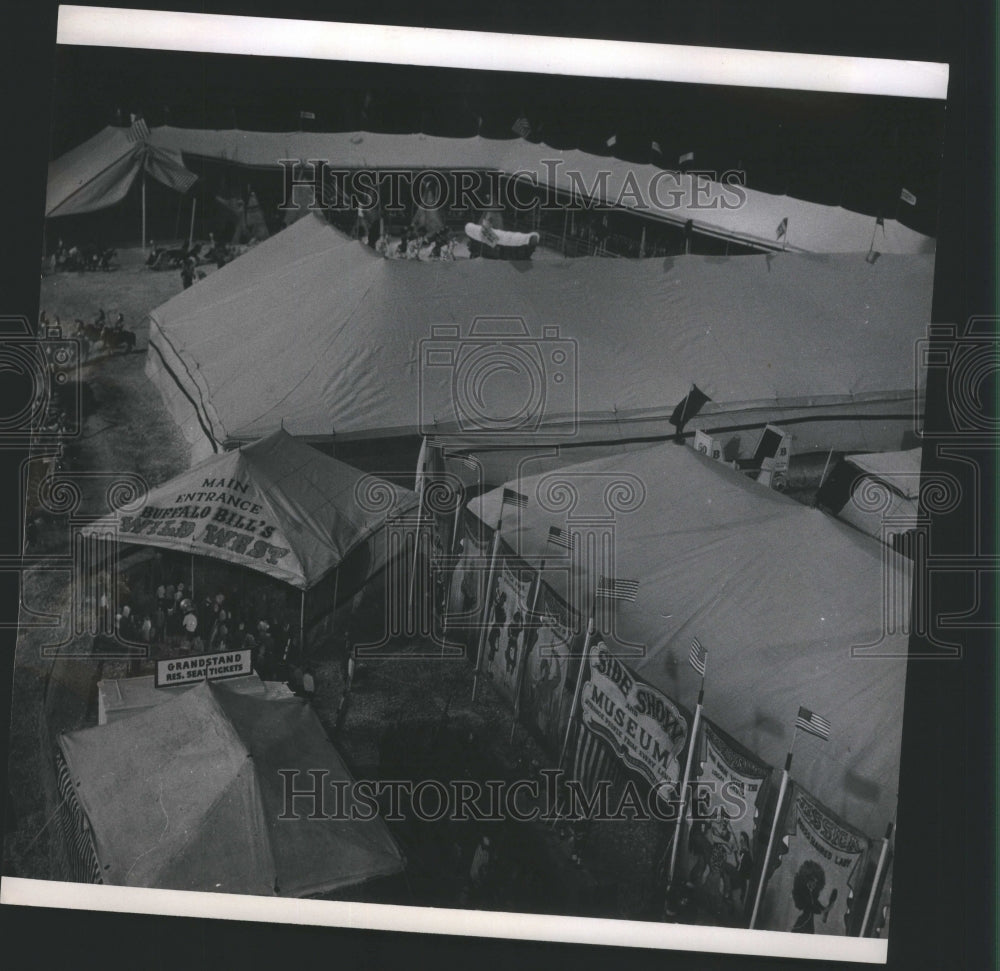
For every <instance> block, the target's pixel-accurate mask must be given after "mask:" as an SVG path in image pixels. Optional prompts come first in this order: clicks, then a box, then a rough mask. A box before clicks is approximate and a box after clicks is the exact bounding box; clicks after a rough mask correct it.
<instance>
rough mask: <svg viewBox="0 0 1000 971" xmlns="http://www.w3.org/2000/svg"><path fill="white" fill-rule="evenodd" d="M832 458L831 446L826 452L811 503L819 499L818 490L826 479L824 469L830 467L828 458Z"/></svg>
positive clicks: (814, 503)
mask: <svg viewBox="0 0 1000 971" xmlns="http://www.w3.org/2000/svg"><path fill="white" fill-rule="evenodd" d="M832 458H833V449H832V448H831V449H830V451H829V452H827V453H826V461H825V462H824V463H823V471H822V472H821V473H820V477H819V485H818V486H816V495H815V496H814V497H813V505H814V506H815V505H816V503H817V502H818V501H819V490H820V489H822V488H823V483H824V482H825V481H826V470H827V469H829V468H830V460H831V459H832Z"/></svg>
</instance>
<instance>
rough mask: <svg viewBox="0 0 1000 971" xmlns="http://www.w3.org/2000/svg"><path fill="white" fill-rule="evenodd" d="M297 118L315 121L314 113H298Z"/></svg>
mask: <svg viewBox="0 0 1000 971" xmlns="http://www.w3.org/2000/svg"><path fill="white" fill-rule="evenodd" d="M299 117H300V118H305V119H307V120H308V121H315V120H316V112H315V111H300V112H299Z"/></svg>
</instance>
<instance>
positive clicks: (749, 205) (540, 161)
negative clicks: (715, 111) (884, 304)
mask: <svg viewBox="0 0 1000 971" xmlns="http://www.w3.org/2000/svg"><path fill="white" fill-rule="evenodd" d="M151 142H152V144H154V145H157V146H162V147H164V148H170V149H173V150H175V151H180V152H183V153H185V154H188V155H196V156H200V157H203V158H211V159H224V160H226V161H228V162H232V163H235V164H238V165H249V166H261V167H266V168H275V167H276V166H277V160H278V159H303V160H305V159H317V158H318V159H327V160H328V161H329V163H330V165H331V167H333V168H339V169H345V168H364V169H390V168H408V169H459V168H465V169H469V168H475V169H484V170H497V171H501V172H506V173H508V174H513V173H532V174H533V175H534V177H535V178H536V179H537V180H538V183H539V184H540V185H546V184H551V185H552V186H553V188H558V189H562V190H564V191H567V190H570V189H573V188H574V187H576V188H577V192H579V191H580V187H581V186H582V187H584V188H586V189H589V188H590V187H596V188H595V189H594V191H593V192H592V193H590V194H592V195H593V196H594V197H595V198H597V199H599V200H600V201H601V202H602V203H608V204H617V203H619V202H620V203H621V204H622V206H623V207H624V208H627V209H630V210H632V211H636V212H642V213H644V214H647V215H650V216H653V217H656V218H660V219H664V220H666V221H668V222H671V223H675V224H678V225H683V224H684V223H686V222H687V221H688V220H689V219H691V220H693V221H694V225H695V228H696V229H697V230H699V231H700V232H705V233H709V234H712V235H717V236H723V237H726V238H729V239H734V240H741V241H743V242H747V243H750V244H752V245H756V246H764V247H769V248H772V249H791V250H794V251H800V252H813V253H865V252H867V250H868V248H869V245H870V244H871V239H872V231H873V230H874V229H875V228H876V227H875V219H874V217H872V216H867V215H864V214H862V213H858V212H852V211H850V210H849V209H844V208H842V207H840V206H824V205H820V204H817V203H814V202H806V201H804V200H801V199H792V198H790V197H788V196H776V195H771V194H769V193H766V192H760V191H757V190H755V189H742V192H743V193H744V194H745V200H744V201H743V202H742V204H739V205H734V203H735V202H736V201H737V199H736V197H735V196H734V195H733V194H732V190H731V189H728V190H724V189H723V188H722V187H721V186H720V185H719V184H718V183H712V182H709V181H707V180H702V189H701V190H699V191H697V192H696V190H695V189H694V188H693V185H692V182H693V176H690V175H683V174H681V173H669V176H668V173H667V171H666V170H663V169H660V168H658V167H657V166H654V165H638V164H635V163H632V162H624V161H621V160H620V159H616V158H608V157H606V156H602V155H591V154H589V153H587V152H581V151H578V150H572V151H563V150H560V149H554V148H551V147H549V146H548V145H545V144H536V143H533V142H529V141H525V140H524V139H521V138H513V139H511V138H508V139H490V138H481V137H478V136H477V137H475V138H444V137H439V136H432V135H424V134H380V133H372V132H338V133H319V132H253V131H238V130H229V131H213V130H203V129H193V128H174V127H171V126H163V127H160V128H154V129H153V131H152V134H151ZM554 160H558V161H559V163H561V164H559V165H556V164H555V163H554ZM571 172H573V173H578V175H577V180H576V183H575V184H574V182H573V181H572V180H571V177H570V175H569V173H571ZM602 179H603V180H605V181H603V184H602ZM679 187H680V190H679ZM709 198H710V199H714V200H720V199H725V200H726V202H727V204H726V205H719V204H716V205H706V202H705V200H706V199H709ZM784 219H787V220H788V224H787V232H786V233H785V234H784V235H783V236H781V237H779V236H778V233H777V230H778V226H779V224H780V223H781V222H782V220H784ZM875 248H876V249H878V250H879V251H880V252H882V253H932V252H933V251H934V240H933V239H932V238H930V237H928V236H923V235H921V234H920V233H917V232H914V231H913V230H911V229H908V228H907V227H906V226H904V225H902V224H901V223H899V222H897V221H896V220H893V219H886V220H885V225H884V227H883V228H882V229H881V230H880V231H879V232H878V234H877V238H876V246H875Z"/></svg>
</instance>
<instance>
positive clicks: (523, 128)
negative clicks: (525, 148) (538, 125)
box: [510, 115, 531, 138]
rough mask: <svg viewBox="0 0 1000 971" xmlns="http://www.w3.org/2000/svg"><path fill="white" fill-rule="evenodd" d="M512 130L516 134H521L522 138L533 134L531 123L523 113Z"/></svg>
mask: <svg viewBox="0 0 1000 971" xmlns="http://www.w3.org/2000/svg"><path fill="white" fill-rule="evenodd" d="M510 130H511V131H512V132H514V134H515V135H520V136H521V138H527V137H528V136H529V135H530V134H531V123H530V122H529V121H528V119H527V118H525V117H524V115H522V116H521V117H520V118H518V119H517V121H515V122H514V124H513V125H512V126H511V129H510Z"/></svg>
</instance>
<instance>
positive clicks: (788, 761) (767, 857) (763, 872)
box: [749, 731, 796, 930]
mask: <svg viewBox="0 0 1000 971" xmlns="http://www.w3.org/2000/svg"><path fill="white" fill-rule="evenodd" d="M795 734H796V733H795V732H794V731H793V732H792V746H794V745H795ZM792 746H790V747H789V749H788V755H787V756H786V757H785V768H784V771H783V772H782V773H781V788H780V789H779V790H778V801H777V803H776V804H775V807H774V819H773V820H772V821H771V834H770V836H768V838H767V850H766V851H765V852H764V862H763V864H762V865H761V868H760V882H759V883H758V884H757V893H756V895H755V896H754V900H753V912H752V913H751V914H750V924H749V929H750V930H753V926H754V924H756V923H757V913H758V911H759V910H760V898H761V897H762V896H763V895H764V883H765V881H766V880H767V868H768V865H769V864H770V862H771V851H772V850H773V849H774V837H775V836H776V835H777V833H778V822H779V821H780V819H781V810H782V808H783V807H784V803H785V792H786V791H787V789H788V773H789V772H790V771H791V768H792Z"/></svg>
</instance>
